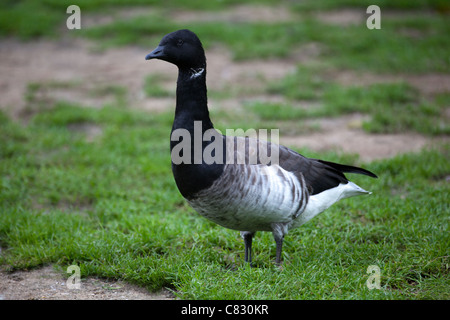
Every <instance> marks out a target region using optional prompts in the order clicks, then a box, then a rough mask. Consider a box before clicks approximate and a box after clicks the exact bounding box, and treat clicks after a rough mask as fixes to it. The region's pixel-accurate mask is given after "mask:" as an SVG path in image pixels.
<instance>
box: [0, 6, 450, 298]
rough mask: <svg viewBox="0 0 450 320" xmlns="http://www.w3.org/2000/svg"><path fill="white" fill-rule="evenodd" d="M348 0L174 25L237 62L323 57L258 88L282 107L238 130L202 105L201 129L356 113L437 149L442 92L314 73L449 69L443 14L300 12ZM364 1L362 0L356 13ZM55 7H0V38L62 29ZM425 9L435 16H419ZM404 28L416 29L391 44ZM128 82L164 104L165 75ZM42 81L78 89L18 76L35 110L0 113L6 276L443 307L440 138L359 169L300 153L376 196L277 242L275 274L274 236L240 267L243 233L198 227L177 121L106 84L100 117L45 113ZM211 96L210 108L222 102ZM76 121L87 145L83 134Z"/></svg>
mask: <svg viewBox="0 0 450 320" xmlns="http://www.w3.org/2000/svg"><path fill="white" fill-rule="evenodd" d="M78 2H79V6H80V7H81V8H82V10H85V11H82V12H86V13H89V14H97V13H98V12H101V11H102V10H103V9H104V7H103V5H104V4H107V1H100V0H97V1H78ZM241 2H242V1H231V2H227V1H223V2H216V1H208V2H205V1H192V2H189V5H188V4H186V3H187V2H185V1H168V2H165V3H166V4H169V6H168V7H167V6H162V5H160V4H159V3H158V2H156V1H154V3H153V4H152V6H151V8H152V9H154V10H159V11H158V12H165V10H166V11H170V10H171V8H183V9H185V10H210V11H214V10H216V11H220V10H222V9H225V8H228V7H230V6H232V5H235V4H236V3H241ZM254 2H255V1H253V3H254ZM369 2H370V3H369ZM144 3H145V4H146V3H148V2H144V1H131V2H128V1H114V6H110V5H108V6H106V9H104V10H112V11H114V10H119V9H120V8H122V6H125V5H127V6H128V5H130V4H131V5H139V6H143V5H144ZM250 3H252V1H250ZM278 3H279V2H275V1H264V4H266V5H275V4H278ZM359 3H360V2H359V1H350V0H347V1H340V2H335V1H305V2H302V5H295V4H291V2H286V3H285V2H282V4H284V5H286V6H291V7H290V9H291V10H293V12H296V14H298V15H299V17H301V19H302V22H303V23H301V24H299V23H297V22H295V21H292V22H274V23H257V22H255V23H247V22H241V23H235V24H233V23H230V22H226V21H220V22H217V23H212V22H195V23H194V22H192V23H191V24H190V25H189V26H187V27H189V28H191V29H192V30H194V31H196V32H197V33H198V34H199V35H200V37H201V38H202V39H204V41H205V45H206V47H207V48H208V47H210V46H213V45H214V44H215V43H220V44H221V45H224V46H225V47H226V48H228V49H229V50H230V51H231V52H232V54H233V57H234V59H236V60H240V61H245V60H247V59H256V58H258V59H265V58H273V57H277V58H285V57H288V56H289V54H290V53H291V52H292V51H293V50H295V49H296V48H298V46H301V45H302V44H305V43H309V42H315V43H320V44H321V45H322V46H323V47H324V48H325V50H323V51H322V53H321V56H320V63H318V64H312V65H299V66H298V68H297V70H296V72H294V73H292V74H289V75H287V76H286V77H285V78H283V79H282V80H281V81H278V82H270V83H267V88H265V94H268V95H270V94H277V95H281V96H283V97H284V98H286V101H288V102H287V103H280V104H277V103H275V104H274V103H266V102H260V103H251V104H248V105H245V106H244V110H246V112H248V113H249V115H248V118H247V119H243V118H238V113H235V112H234V111H233V110H230V112H227V113H226V114H223V112H222V111H220V112H214V111H212V116H213V119H212V120H213V122H214V123H215V124H217V125H218V127H219V128H220V129H221V130H222V131H223V132H224V130H223V129H224V127H223V126H224V125H227V126H228V127H234V128H243V129H248V128H250V127H252V126H253V127H254V128H255V127H259V128H273V124H274V121H276V124H277V127H278V128H279V129H280V135H283V128H287V127H290V126H292V123H291V122H292V120H296V121H298V122H299V123H300V124H301V123H302V121H303V120H304V119H311V118H320V117H339V116H341V115H345V114H349V113H355V112H357V113H362V114H365V115H368V116H369V118H370V119H369V120H367V121H366V122H365V123H364V124H363V129H364V130H365V131H367V132H369V133H373V134H376V133H400V132H414V133H420V134H422V135H424V136H427V137H442V138H448V134H449V133H450V132H449V131H450V129H449V125H448V123H449V120H448V106H449V103H450V93H449V92H443V93H439V94H435V95H432V96H430V95H425V94H423V93H422V92H420V90H418V89H417V88H414V87H412V86H411V85H409V84H407V83H404V82H386V83H382V84H371V85H364V86H363V85H361V86H343V85H342V84H339V83H338V82H337V81H334V80H333V79H330V78H329V77H327V71H329V70H353V71H355V72H361V71H364V72H373V73H377V74H387V73H394V74H396V73H401V74H417V75H420V74H423V73H427V72H436V73H443V74H448V73H449V71H450V60H449V59H448V52H449V49H450V38H449V37H448V34H449V31H450V30H449V24H448V23H446V22H444V21H447V20H448V9H449V8H448V5H447V4H446V3H445V2H443V1H415V2H410V1H398V2H395V3H396V4H395V5H394V4H393V3H391V2H389V1H379V5H380V7H381V8H382V10H383V9H384V8H386V9H389V10H408V12H410V13H411V12H412V14H413V18H411V17H409V18H408V17H406V18H405V17H402V16H400V15H397V16H396V15H391V16H389V17H387V18H386V19H385V20H382V21H383V22H382V30H380V32H378V31H368V30H367V28H365V26H364V27H361V26H354V25H350V26H346V27H343V28H338V27H334V28H333V27H330V26H328V25H326V24H325V23H323V22H320V21H319V20H317V19H315V18H314V13H315V12H316V11H317V10H325V9H326V10H331V9H340V8H349V7H350V8H360V7H361V5H360V4H359ZM367 3H369V4H374V3H372V1H368V2H367ZM70 4H72V3H70ZM369 4H367V5H369ZM367 5H366V4H365V2H364V6H363V7H364V8H365V7H367ZM66 7H67V6H66V5H65V3H64V1H62V2H61V1H53V0H45V1H41V2H35V1H17V2H13V1H5V2H2V4H1V5H0V8H1V10H0V35H2V36H8V37H18V38H20V39H23V40H24V41H27V40H30V39H34V38H36V37H46V38H50V39H52V38H53V39H58V37H60V34H59V31H58V28H59V27H60V26H61V24H64V19H63V20H62V22H61V21H60V20H61V19H60V16H59V15H58V14H59V13H58V12H59V11H60V10H61V8H63V9H65V8H66ZM33 10H34V11H33ZM58 10H59V11H58ZM421 10H430V11H432V12H433V14H432V15H430V16H428V15H423V16H421V12H422V11H421ZM32 12H33V14H31V13H32ZM114 12H115V11H114ZM417 16H420V19H415V18H414V17H417ZM6 17H8V18H6ZM65 17H66V16H64V18H65ZM158 17H159V18H158ZM150 18H153V19H150ZM8 19H9V20H8ZM27 19H37V20H32V21H36V23H35V25H34V27H33V28H31V29H30V28H29V24H25V23H13V22H14V21H25V20H27ZM58 19H59V20H58ZM180 27H182V25H181V24H180V23H179V22H177V21H173V20H170V19H166V20H164V17H161V16H158V15H155V14H153V13H149V14H143V15H142V16H137V17H134V16H133V17H130V18H129V19H128V20H126V21H121V20H117V21H113V22H111V23H108V24H106V25H101V26H95V27H92V28H90V29H86V30H81V31H82V32H81V33H80V34H79V35H78V36H79V37H82V38H84V39H89V40H92V41H96V42H97V44H98V46H99V47H102V48H104V47H115V46H118V45H120V46H125V45H145V46H146V47H148V48H149V49H151V48H152V47H153V46H154V44H155V43H156V42H157V41H158V40H159V38H161V36H162V35H163V34H165V33H167V32H169V31H172V30H174V29H177V28H180ZM405 28H407V29H408V30H415V32H416V33H414V34H418V35H419V36H417V37H411V36H409V35H408V34H405V32H404V30H405ZM377 32H378V33H377ZM268 35H269V36H268ZM149 39H153V40H152V41H149ZM0 41H1V39H0ZM272 49H273V50H272ZM149 73H151V71H150V69H149ZM142 80H143V84H144V87H143V92H144V93H145V94H146V95H147V96H148V98H149V99H150V97H154V96H157V97H173V93H171V92H166V90H165V89H163V88H162V87H160V86H159V81H161V82H162V81H165V79H159V78H158V77H157V76H152V75H149V76H148V77H147V78H146V79H142ZM151 83H155V86H152V85H151ZM44 85H47V86H50V87H52V86H58V85H59V86H61V85H69V86H77V84H76V83H75V84H58V83H53V84H39V83H30V84H29V86H28V88H27V92H26V99H27V101H28V103H29V105H30V106H33V108H32V109H33V112H31V113H30V115H29V119H27V121H26V123H24V122H21V121H15V120H12V119H11V117H10V116H9V115H8V114H7V113H6V112H3V111H0V136H1V139H0V247H1V255H0V266H1V268H2V270H3V271H7V272H11V271H14V270H22V269H32V268H38V267H40V266H42V265H46V264H54V265H55V266H56V267H57V268H59V269H60V270H61V271H62V272H65V271H66V269H67V267H68V266H69V265H78V266H79V267H80V268H81V276H82V279H83V278H85V277H89V276H99V277H105V278H111V279H122V280H126V281H128V282H131V283H135V284H138V285H140V286H142V287H145V288H148V289H149V290H151V291H158V290H160V289H161V288H169V289H170V290H172V291H173V292H174V294H175V295H176V296H177V297H178V298H180V299H445V300H448V299H449V298H450V290H449V289H450V277H449V263H450V259H449V257H450V234H449V229H450V227H449V217H450V215H449V213H450V208H449V204H450V203H449V200H448V195H449V192H450V185H449V177H450V164H449V158H450V144H448V143H440V144H434V145H433V146H430V147H429V148H425V149H424V150H422V151H421V152H419V153H414V154H404V155H398V156H396V157H394V158H391V159H384V160H377V161H373V162H370V163H361V162H360V161H359V160H358V157H357V156H355V155H348V154H338V153H335V152H313V151H312V150H308V149H301V150H298V151H300V152H301V153H303V154H305V155H307V156H309V157H320V158H323V159H327V160H330V161H340V162H346V163H349V162H350V164H351V163H354V164H355V165H361V166H364V167H366V168H367V169H369V170H371V171H373V172H375V173H376V174H377V175H378V176H379V179H376V180H374V179H370V178H368V177H364V176H357V175H351V174H349V175H348V176H349V178H350V179H352V181H355V182H356V183H357V184H359V185H361V186H362V187H363V188H365V189H367V190H370V191H372V192H373V194H372V195H370V196H364V197H357V198H352V199H346V200H343V201H341V202H339V203H338V204H336V205H334V206H333V207H331V208H330V209H328V210H327V211H326V212H324V213H323V214H322V215H320V216H318V217H316V218H315V219H313V220H312V221H310V222H308V223H307V224H305V225H304V226H302V227H301V228H299V229H296V230H293V231H291V232H290V233H289V234H288V235H287V236H286V238H285V245H284V248H283V255H284V256H283V260H284V263H283V265H282V267H281V268H280V267H278V266H276V265H275V264H274V263H273V261H274V258H275V244H274V241H273V238H272V235H271V234H270V233H258V234H257V236H256V237H255V241H254V246H253V247H254V248H253V250H254V264H255V267H254V268H250V267H249V266H247V265H246V264H245V263H244V261H243V260H244V257H243V256H244V245H243V241H242V239H241V238H240V236H239V233H238V232H236V231H232V230H227V229H224V228H222V227H220V226H217V225H215V224H213V223H210V222H209V221H207V220H205V219H204V218H202V217H200V216H199V215H198V214H197V213H195V212H194V211H193V210H192V209H191V208H190V207H189V206H188V205H187V204H186V202H185V201H184V200H183V198H182V197H181V195H180V194H179V192H178V191H177V189H176V186H175V183H174V180H173V177H172V173H171V168H170V152H169V133H170V128H171V123H172V119H173V111H168V112H158V113H151V112H145V111H139V110H136V109H133V108H131V107H127V105H126V103H125V101H126V98H125V97H126V95H127V91H126V88H120V87H114V86H107V85H105V88H106V89H107V90H108V91H109V92H110V93H111V92H112V94H113V95H114V96H115V98H116V99H115V100H116V102H115V103H113V104H110V105H107V106H104V107H103V108H89V106H83V105H77V104H71V103H68V102H65V101H57V102H56V103H52V104H51V105H48V104H45V103H42V102H41V101H39V98H38V97H37V96H36V94H35V93H36V91H38V90H40V89H41V88H42V86H44ZM298 88H301V90H298ZM106 89H105V90H106ZM216 95H217V96H218V97H219V98H218V99H220V97H221V96H226V93H223V94H222V95H221V94H219V93H216ZM289 101H291V102H292V104H290V103H289ZM295 101H312V102H315V103H316V104H317V108H315V109H314V110H313V109H305V110H303V109H298V108H296V107H295V103H294V102H295ZM221 123H222V124H221ZM87 127H88V128H93V129H95V130H96V131H98V132H100V134H98V135H95V136H90V135H89V133H88V131H87V130H84V129H85V128H87ZM447 141H448V140H447ZM371 265H375V266H378V267H379V268H380V279H381V283H380V284H381V288H380V289H373V290H369V289H368V287H367V285H366V281H367V280H368V278H369V276H370V274H368V273H367V269H368V267H369V266H371ZM242 288H246V290H242Z"/></svg>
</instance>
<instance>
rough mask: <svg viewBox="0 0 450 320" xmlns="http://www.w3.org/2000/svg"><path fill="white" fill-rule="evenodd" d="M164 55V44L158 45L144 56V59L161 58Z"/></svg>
mask: <svg viewBox="0 0 450 320" xmlns="http://www.w3.org/2000/svg"><path fill="white" fill-rule="evenodd" d="M162 57H164V46H158V47H157V48H156V49H155V50H153V51H152V52H150V53H149V54H148V55H146V56H145V60H150V59H161V58H162Z"/></svg>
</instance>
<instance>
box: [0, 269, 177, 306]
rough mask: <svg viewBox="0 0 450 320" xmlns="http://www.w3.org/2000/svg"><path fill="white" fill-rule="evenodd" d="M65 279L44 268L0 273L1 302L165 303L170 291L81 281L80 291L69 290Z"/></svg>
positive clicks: (99, 280) (100, 280)
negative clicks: (151, 290)
mask: <svg viewBox="0 0 450 320" xmlns="http://www.w3.org/2000/svg"><path fill="white" fill-rule="evenodd" d="M66 281H67V279H66V278H64V277H63V275H62V274H61V273H59V272H57V271H55V270H54V268H53V267H52V266H46V267H44V268H41V269H36V270H32V271H16V272H13V273H0V300H168V299H173V295H172V294H171V293H170V291H167V290H165V291H161V292H158V293H150V292H148V291H147V290H145V289H143V288H140V287H137V286H134V285H131V284H129V283H126V282H123V281H111V280H104V279H98V278H94V277H91V278H87V279H82V281H81V284H80V289H69V288H68V287H67V284H66Z"/></svg>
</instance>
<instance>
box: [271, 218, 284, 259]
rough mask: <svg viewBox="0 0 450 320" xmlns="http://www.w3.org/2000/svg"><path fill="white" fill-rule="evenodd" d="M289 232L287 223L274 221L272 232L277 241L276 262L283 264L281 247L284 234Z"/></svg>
mask: <svg viewBox="0 0 450 320" xmlns="http://www.w3.org/2000/svg"><path fill="white" fill-rule="evenodd" d="M287 232H288V226H287V224H283V223H274V224H272V233H273V238H274V239H275V243H276V244H277V252H276V259H275V262H276V264H278V265H279V264H281V249H282V248H283V239H284V235H285V234H286V233H287Z"/></svg>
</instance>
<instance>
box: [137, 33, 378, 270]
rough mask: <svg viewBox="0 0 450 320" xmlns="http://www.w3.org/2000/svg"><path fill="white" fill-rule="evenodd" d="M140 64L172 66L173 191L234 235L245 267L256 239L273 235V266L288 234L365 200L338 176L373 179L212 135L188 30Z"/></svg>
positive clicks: (195, 43) (200, 54)
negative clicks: (355, 199) (334, 208)
mask: <svg viewBox="0 0 450 320" xmlns="http://www.w3.org/2000/svg"><path fill="white" fill-rule="evenodd" d="M145 59H146V60H150V59H160V60H164V61H167V62H170V63H173V64H174V65H176V66H177V67H178V80H177V89H176V108H175V118H174V121H173V126H172V135H171V142H170V149H171V152H172V172H173V175H174V178H175V182H176V185H177V187H178V189H179V191H180V193H181V195H182V196H183V197H184V198H185V199H186V200H187V201H188V202H189V204H190V205H191V206H192V207H193V208H194V209H195V210H196V211H197V212H198V213H199V214H201V215H202V216H204V217H206V218H207V219H209V220H211V221H213V222H215V223H217V224H219V225H221V226H223V227H226V228H229V229H234V230H239V231H241V235H242V238H243V239H244V245H245V261H246V262H250V263H251V260H252V257H251V247H252V238H253V236H254V235H255V232H257V231H271V232H272V233H273V236H274V239H275V243H276V263H277V264H279V263H280V262H281V249H282V244H283V238H284V236H285V235H286V233H287V232H288V230H290V229H293V228H297V227H299V226H301V225H302V224H304V223H305V222H307V221H309V220H311V219H312V218H314V217H315V216H316V215H318V214H319V213H321V212H322V211H324V210H325V209H327V208H328V207H330V206H331V205H332V204H333V203H335V202H337V201H339V200H341V199H344V198H348V197H352V196H356V195H362V194H370V192H368V191H366V190H364V189H362V188H360V187H359V186H357V185H356V184H354V183H353V182H350V181H349V180H347V178H346V177H345V175H344V173H345V172H348V173H358V174H363V175H367V176H370V177H374V178H376V177H377V176H376V175H375V174H373V173H372V172H370V171H367V170H365V169H361V168H358V167H353V166H347V165H342V164H337V163H333V162H328V161H324V160H317V159H310V158H306V157H304V156H302V155H300V154H298V153H297V152H295V151H293V150H290V149H288V148H286V147H284V146H281V145H277V144H275V143H271V142H267V141H263V140H258V139H255V138H249V137H233V136H225V135H222V134H220V133H219V132H218V131H216V130H215V129H214V127H213V124H212V122H211V120H210V117H209V111H208V104H207V93H206V58H205V52H204V50H203V47H202V44H201V42H200V40H199V38H198V37H197V35H196V34H195V33H193V32H192V31H189V30H178V31H175V32H172V33H170V34H167V35H166V36H164V37H163V38H162V40H161V42H160V43H159V45H158V47H157V48H156V49H155V50H153V51H152V52H151V53H149V54H148V55H147V56H146V57H145ZM205 137H207V138H205ZM180 145H181V146H183V147H182V148H180ZM240 145H241V146H242V145H243V146H244V148H239V147H238V146H240ZM261 150H266V152H267V153H266V155H268V154H269V153H270V154H271V155H276V156H277V158H276V161H272V160H273V159H272V157H271V158H270V160H271V161H270V162H267V161H265V160H267V157H266V158H263V157H261V156H260V151H261ZM191 151H192V152H191ZM255 154H257V155H258V156H256V157H254V155H255ZM208 155H209V156H208Z"/></svg>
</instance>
